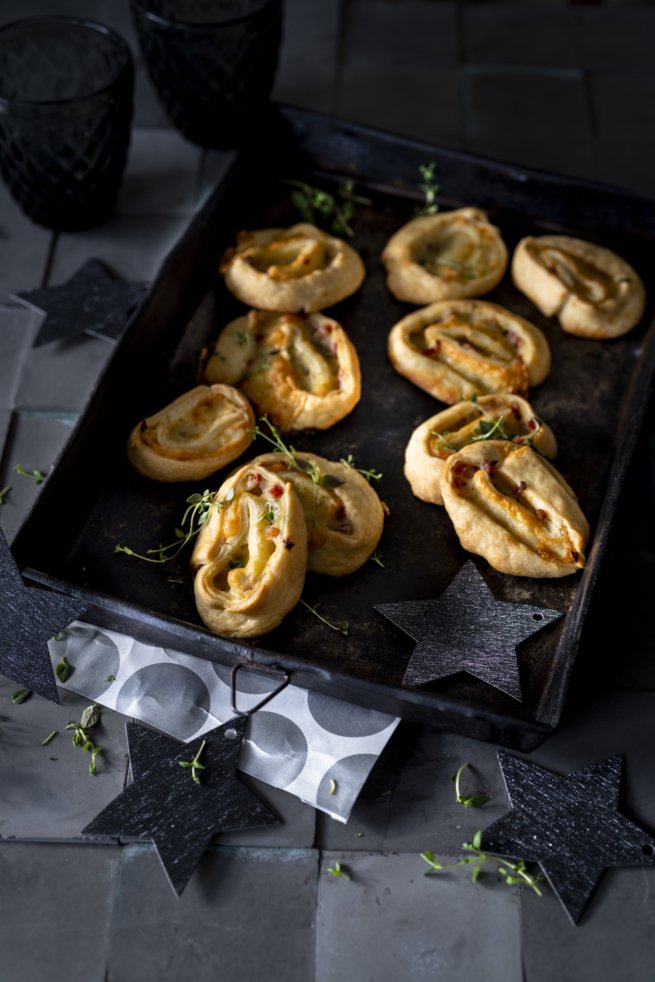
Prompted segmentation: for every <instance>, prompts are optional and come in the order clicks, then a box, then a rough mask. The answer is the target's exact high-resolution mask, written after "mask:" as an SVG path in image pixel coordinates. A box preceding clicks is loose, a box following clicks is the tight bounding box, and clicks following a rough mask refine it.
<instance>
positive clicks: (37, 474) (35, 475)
mask: <svg viewBox="0 0 655 982" xmlns="http://www.w3.org/2000/svg"><path fill="white" fill-rule="evenodd" d="M14 470H15V471H16V473H17V474H20V476H21V477H29V478H30V479H31V480H32V481H34V483H35V484H42V483H43V481H45V474H42V473H41V471H40V470H39V469H38V468H35V469H34V470H33V471H26V470H25V468H24V467H23V466H22V464H16V466H15V467H14Z"/></svg>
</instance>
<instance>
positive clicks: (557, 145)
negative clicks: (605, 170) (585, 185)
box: [467, 132, 598, 180]
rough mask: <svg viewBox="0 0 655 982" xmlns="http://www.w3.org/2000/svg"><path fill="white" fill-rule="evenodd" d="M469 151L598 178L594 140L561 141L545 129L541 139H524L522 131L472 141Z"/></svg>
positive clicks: (594, 178)
mask: <svg viewBox="0 0 655 982" xmlns="http://www.w3.org/2000/svg"><path fill="white" fill-rule="evenodd" d="M467 149H468V150H470V151H471V152H472V153H477V154H481V155H482V156H484V157H493V158H495V159H497V160H502V161H506V162H508V163H513V164H519V165H523V166H524V167H536V168H538V169H539V170H543V171H549V172H551V173H555V174H566V175H568V176H570V177H579V178H582V179H584V180H597V179H598V160H597V154H596V151H595V147H594V143H593V141H592V140H567V141H566V142H559V141H558V140H552V139H550V138H549V136H548V133H547V132H545V133H544V134H543V135H542V138H541V139H536V138H527V139H525V140H524V139H521V135H520V133H518V132H517V133H516V134H514V135H513V136H512V135H511V134H507V133H505V134H503V133H502V132H501V133H499V134H498V136H497V137H495V138H493V139H472V140H469V143H468V147H467Z"/></svg>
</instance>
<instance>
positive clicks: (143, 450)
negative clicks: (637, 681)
mask: <svg viewBox="0 0 655 982" xmlns="http://www.w3.org/2000/svg"><path fill="white" fill-rule="evenodd" d="M254 425H255V417H254V415H253V411H252V409H251V406H250V403H249V402H248V400H247V399H246V398H245V396H243V395H242V394H241V392H239V391H238V390H237V389H234V388H232V386H230V385H198V386H196V388H195V389H191V390H190V391H189V392H185V393H184V395H181V396H179V398H177V399H175V400H174V401H173V402H171V403H170V404H169V405H168V406H166V407H165V408H164V409H161V410H160V411H159V412H158V413H155V414H154V415H153V416H148V417H147V418H146V419H144V420H142V422H141V423H139V424H138V425H137V426H135V427H134V429H133V430H132V432H131V434H130V437H129V440H128V443H127V456H128V459H129V461H130V463H131V464H132V466H133V467H135V468H136V470H137V471H138V472H139V473H140V474H143V476H144V477H150V478H152V479H153V480H155V481H198V480H200V479H201V478H204V477H207V476H208V475H209V474H213V473H214V472H215V471H217V470H220V468H221V467H225V466H226V465H227V464H229V463H231V462H232V461H233V460H236V458H237V457H239V456H240V454H242V453H243V451H244V450H245V449H246V448H247V447H249V446H250V444H251V443H252V439H253V427H254Z"/></svg>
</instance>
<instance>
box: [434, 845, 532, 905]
mask: <svg viewBox="0 0 655 982" xmlns="http://www.w3.org/2000/svg"><path fill="white" fill-rule="evenodd" d="M481 844H482V832H481V831H478V832H476V833H475V835H474V837H473V841H472V842H463V843H462V849H465V850H466V852H467V853H468V855H466V856H462V858H461V859H459V860H457V862H455V863H439V862H437V860H436V859H435V855H434V853H433V852H431V851H430V850H429V849H426V850H425V852H422V853H421V854H420V855H421V859H422V860H423V861H424V862H426V863H427V864H428V867H429V868H428V869H426V870H425V871H424V872H425V875H426V876H431V875H432V874H433V873H440V872H442V871H443V870H451V869H458V868H459V867H460V866H470V867H471V881H472V882H473V883H477V881H478V877H479V876H480V874H481V873H482V867H483V865H484V864H485V863H495V864H496V870H497V872H498V873H499V874H500V875H501V876H502V878H503V880H504V881H505V883H507V884H508V885H509V886H514V885H517V884H520V885H521V886H526V887H529V888H530V889H531V890H534V892H535V893H536V894H537V896H538V897H541V896H542V893H541V890H540V889H539V886H538V884H539V882H540V880H541V874H540V873H536V874H534V875H533V874H532V873H529V872H528V869H527V866H526V864H525V861H524V860H522V859H518V860H516V861H510V860H509V859H504V858H503V857H502V856H496V855H495V854H494V853H488V852H483V851H482V849H481Z"/></svg>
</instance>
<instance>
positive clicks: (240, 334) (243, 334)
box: [232, 331, 248, 345]
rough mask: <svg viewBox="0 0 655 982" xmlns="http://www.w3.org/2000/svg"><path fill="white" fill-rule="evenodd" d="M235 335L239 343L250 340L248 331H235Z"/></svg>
mask: <svg viewBox="0 0 655 982" xmlns="http://www.w3.org/2000/svg"><path fill="white" fill-rule="evenodd" d="M232 333H233V337H234V338H235V340H236V342H237V344H239V345H241V344H245V343H246V341H247V340H248V334H247V332H246V331H233V332H232Z"/></svg>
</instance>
